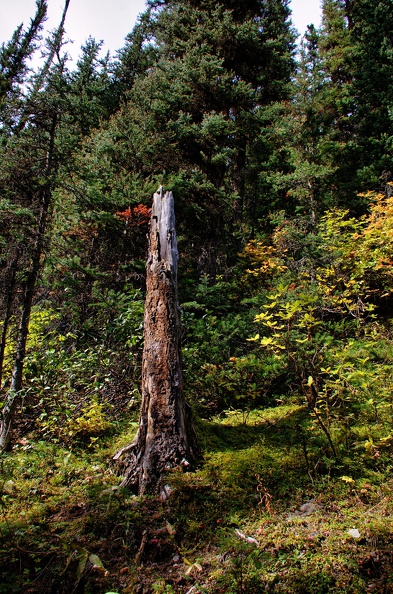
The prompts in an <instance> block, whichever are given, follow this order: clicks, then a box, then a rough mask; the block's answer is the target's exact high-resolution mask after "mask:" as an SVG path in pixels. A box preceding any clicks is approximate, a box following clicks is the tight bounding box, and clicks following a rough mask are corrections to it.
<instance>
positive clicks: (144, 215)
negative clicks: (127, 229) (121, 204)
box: [116, 204, 151, 226]
mask: <svg viewBox="0 0 393 594" xmlns="http://www.w3.org/2000/svg"><path fill="white" fill-rule="evenodd" d="M150 214H151V208H148V207H147V206H145V205H144V204H138V205H137V206H134V207H133V208H131V207H130V206H129V207H128V208H126V210H123V211H118V212H117V213H116V216H117V217H119V219H121V220H122V221H124V222H125V223H126V225H136V226H139V225H145V224H146V223H148V222H149V220H150Z"/></svg>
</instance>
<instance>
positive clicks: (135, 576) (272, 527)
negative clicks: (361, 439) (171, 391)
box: [0, 404, 393, 594]
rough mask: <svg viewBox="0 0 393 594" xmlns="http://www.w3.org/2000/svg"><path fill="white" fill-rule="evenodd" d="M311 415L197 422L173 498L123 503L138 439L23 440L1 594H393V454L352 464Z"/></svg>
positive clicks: (4, 511) (356, 456) (8, 508)
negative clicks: (194, 451) (122, 454)
mask: <svg viewBox="0 0 393 594" xmlns="http://www.w3.org/2000/svg"><path fill="white" fill-rule="evenodd" d="M308 415H309V413H308V411H307V409H305V408H304V407H302V406H299V405H298V404H292V405H285V406H284V405H281V406H276V407H274V408H271V409H264V410H259V411H253V412H251V413H249V414H247V415H245V414H244V413H241V412H236V411H228V412H227V413H226V414H225V415H222V416H221V417H219V418H215V419H212V420H210V421H199V422H198V433H199V436H200V442H201V445H202V447H203V449H204V455H203V459H201V462H200V466H199V468H198V469H197V471H196V472H193V473H188V474H182V473H180V472H175V473H173V475H172V476H171V477H170V479H169V481H168V483H169V485H170V487H171V493H170V495H169V497H168V498H167V499H165V500H163V499H162V498H161V499H160V498H145V499H139V498H137V497H135V496H134V495H133V494H132V493H131V492H129V491H128V490H120V489H119V488H118V484H119V482H120V480H119V476H118V475H117V469H116V468H115V467H114V466H113V464H112V462H111V456H112V455H113V453H115V451H116V449H117V448H118V447H119V446H120V445H121V444H122V443H123V442H124V443H127V442H128V440H129V439H130V434H131V433H132V432H133V431H134V430H135V426H134V425H133V424H131V425H127V426H125V425H119V427H118V431H116V432H114V431H109V432H108V431H107V432H106V433H104V434H103V435H102V436H101V437H100V439H98V440H95V441H92V442H91V443H90V447H86V444H85V446H84V447H82V445H80V446H79V447H78V446H75V447H73V449H72V450H70V449H67V448H65V447H63V446H61V445H59V444H53V443H48V442H44V441H38V440H37V436H36V435H33V434H31V435H28V436H26V438H22V439H21V440H19V443H18V444H16V445H15V446H14V448H13V450H12V452H11V453H9V454H7V455H4V456H3V457H2V460H1V465H2V481H1V544H0V549H1V566H0V577H1V581H0V592H1V593H8V592H13V593H23V594H25V593H26V594H27V593H29V594H35V593H38V592H39V593H40V594H50V593H59V594H60V593H63V594H69V593H71V592H75V593H83V594H90V593H92V594H93V593H94V594H95V593H97V594H105V593H106V592H118V593H119V594H120V593H124V594H127V593H133V592H135V593H138V592H139V593H150V592H184V593H186V592H190V593H193V594H196V593H198V592H201V593H206V592H208V593H215V592H217V593H221V592H222V593H226V592H228V593H242V592H248V593H258V592H278V593H279V592H283V593H284V592H286V593H291V592H293V593H324V592H333V593H337V594H338V593H344V592H345V593H353V594H356V593H362V592H365V593H366V592H380V593H382V592H393V560H392V551H393V524H392V520H391V518H392V512H393V509H392V508H393V502H392V491H393V477H392V476H391V452H390V448H389V447H384V448H381V449H378V448H377V447H374V449H373V450H371V451H370V449H369V450H367V449H366V448H364V449H363V450H364V451H363V450H360V449H358V448H357V447H356V444H355V445H353V444H352V445H350V447H349V450H348V451H346V452H343V455H341V457H340V459H338V460H331V459H330V458H329V448H328V446H327V444H326V443H325V442H324V440H323V435H318V434H317V433H316V432H315V430H313V431H311V432H310V433H311V436H310V435H308V434H307V427H308V424H307V419H308Z"/></svg>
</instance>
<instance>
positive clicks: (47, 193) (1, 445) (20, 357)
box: [0, 115, 57, 451]
mask: <svg viewBox="0 0 393 594" xmlns="http://www.w3.org/2000/svg"><path fill="white" fill-rule="evenodd" d="M56 125H57V116H56V115H55V116H54V117H53V120H52V126H51V132H50V144H49V150H48V155H47V163H46V169H45V173H44V175H45V179H46V185H45V186H43V189H42V194H41V209H40V215H39V220H38V226H37V232H36V241H35V245H34V249H33V254H32V259H31V267H30V272H29V274H28V276H27V280H26V284H25V290H24V296H23V302H22V311H21V318H20V322H19V328H18V337H17V343H16V354H15V361H14V368H13V372H12V378H11V385H10V389H9V392H8V394H7V396H6V399H5V403H4V407H3V410H2V411H1V420H0V451H4V450H7V449H8V448H9V446H10V442H11V430H12V425H13V421H14V416H15V410H16V407H17V404H18V400H19V393H20V390H21V387H22V377H23V365H24V361H25V354H26V344H27V337H28V333H29V321H30V314H31V308H32V304H33V297H34V292H35V286H36V282H37V278H38V274H39V271H40V268H41V256H42V254H43V251H44V244H45V231H46V223H47V219H48V213H49V207H50V203H51V197H52V188H51V174H52V168H53V157H54V142H55V130H56Z"/></svg>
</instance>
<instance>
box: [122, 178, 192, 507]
mask: <svg viewBox="0 0 393 594" xmlns="http://www.w3.org/2000/svg"><path fill="white" fill-rule="evenodd" d="M177 262H178V251H177V242H176V233H175V215H174V199H173V195H172V192H166V193H165V194H164V192H163V189H162V188H160V189H159V190H158V191H157V192H156V193H155V194H154V198H153V208H152V215H151V221H150V234H149V256H148V261H147V266H146V302H145V317H144V349H143V358H142V405H141V412H140V421H139V429H138V433H137V435H136V437H135V440H134V441H133V443H132V444H131V445H129V446H127V447H125V448H123V449H122V450H120V452H118V453H117V454H116V455H115V457H114V459H116V460H117V459H119V458H120V457H121V456H123V455H124V454H125V453H127V471H126V474H125V478H124V480H123V482H122V486H132V487H134V488H135V489H136V490H137V492H138V493H139V495H144V494H156V493H158V492H159V491H160V489H161V488H162V486H163V481H164V479H165V476H166V475H167V474H168V472H169V471H170V470H172V469H174V468H176V467H183V468H184V469H187V468H190V467H191V465H192V463H193V462H194V460H195V448H196V436H195V430H194V426H193V421H192V416H191V412H190V409H189V408H188V407H187V405H186V403H185V399H184V392H183V380H182V373H181V361H180V316H179V306H178V298H177Z"/></svg>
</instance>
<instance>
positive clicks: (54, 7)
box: [0, 0, 321, 60]
mask: <svg viewBox="0 0 393 594" xmlns="http://www.w3.org/2000/svg"><path fill="white" fill-rule="evenodd" d="M239 1H241V0H239ZM320 2H321V0H291V9H292V20H293V23H294V25H295V27H296V29H297V30H298V31H299V32H300V33H301V34H303V33H304V32H305V30H306V28H307V25H309V24H311V23H313V24H314V25H315V26H319V24H320V19H321V7H320ZM62 7H63V2H62V0H48V21H47V25H46V26H47V28H48V29H49V30H52V29H54V28H56V27H57V25H58V24H59V22H60V19H61V12H62ZM144 7H145V0H70V5H69V9H68V13H67V19H66V25H65V28H66V33H67V38H68V39H70V40H72V41H73V43H72V44H71V43H69V44H68V45H67V48H66V49H67V52H68V54H69V55H70V56H71V57H72V58H73V59H74V60H75V59H77V57H78V55H79V53H80V47H81V45H82V44H83V43H84V42H85V41H86V39H87V38H88V37H89V35H91V36H92V37H94V38H95V40H96V41H100V40H103V41H104V48H103V49H104V52H105V53H106V51H108V50H109V51H110V53H111V55H114V54H115V53H116V50H118V49H120V48H121V47H123V45H124V38H125V37H126V35H127V33H129V32H130V31H131V30H132V28H133V26H134V24H135V21H136V19H137V17H138V14H140V13H141V12H143V10H144ZM34 13H35V0H8V1H6V0H0V43H2V42H4V41H8V40H9V39H10V37H11V35H12V33H13V31H14V30H15V29H16V27H17V26H18V25H20V24H21V23H24V26H25V27H27V26H28V24H29V22H30V18H31V17H32V16H33V15H34Z"/></svg>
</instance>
